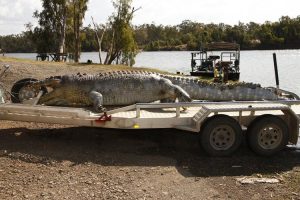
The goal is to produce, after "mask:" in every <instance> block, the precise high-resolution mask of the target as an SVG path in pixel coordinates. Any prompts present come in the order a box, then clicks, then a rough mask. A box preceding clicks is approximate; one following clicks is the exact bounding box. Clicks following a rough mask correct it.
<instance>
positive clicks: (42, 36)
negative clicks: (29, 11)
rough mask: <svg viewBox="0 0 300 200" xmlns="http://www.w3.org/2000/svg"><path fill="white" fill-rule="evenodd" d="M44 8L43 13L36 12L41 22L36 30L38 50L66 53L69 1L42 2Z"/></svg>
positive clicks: (53, 0) (49, 0)
mask: <svg viewBox="0 0 300 200" xmlns="http://www.w3.org/2000/svg"><path fill="white" fill-rule="evenodd" d="M42 6H43V10H42V11H41V12H38V11H35V12H34V17H35V18H37V19H38V22H39V27H36V28H35V29H34V32H35V36H37V37H36V38H37V50H38V52H51V51H52V52H57V53H64V51H65V40H66V26H67V24H66V23H67V7H68V0H42Z"/></svg>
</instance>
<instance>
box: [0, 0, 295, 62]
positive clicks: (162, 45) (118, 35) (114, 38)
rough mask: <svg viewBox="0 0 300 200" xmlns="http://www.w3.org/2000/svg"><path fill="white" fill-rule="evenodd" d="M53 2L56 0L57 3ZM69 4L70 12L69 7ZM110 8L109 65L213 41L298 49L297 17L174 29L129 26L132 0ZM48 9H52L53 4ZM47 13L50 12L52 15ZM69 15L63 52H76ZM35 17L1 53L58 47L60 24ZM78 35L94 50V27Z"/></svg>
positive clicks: (4, 42)
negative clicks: (34, 22) (36, 23)
mask: <svg viewBox="0 0 300 200" xmlns="http://www.w3.org/2000/svg"><path fill="white" fill-rule="evenodd" d="M43 1H45V2H46V1H50V0H43ZM55 1H57V2H58V0H55ZM60 1H62V0H60ZM53 2H54V1H53ZM68 2H70V1H68ZM68 5H69V6H68V10H69V9H71V8H70V7H71V5H72V4H68ZM114 5H115V10H116V11H115V13H114V14H113V15H112V16H111V17H110V20H109V24H108V25H99V27H100V29H99V30H98V31H99V32H103V27H104V26H106V28H107V29H106V33H105V34H104V38H103V41H102V49H103V51H106V52H111V57H109V59H108V60H107V63H112V62H113V61H114V62H119V63H125V64H126V63H127V64H129V65H130V64H132V63H133V62H134V57H135V55H136V52H137V50H138V48H140V49H143V50H147V51H158V50H198V49H199V47H200V46H201V43H206V42H213V41H215V42H217V41H225V42H237V43H239V44H240V45H241V49H297V48H298V49H299V48H300V16H298V17H296V18H290V17H288V16H283V17H281V18H280V19H279V20H278V21H277V22H265V23H263V24H257V23H255V22H250V23H247V24H244V23H241V22H240V23H239V24H237V25H234V26H230V25H226V24H223V23H220V24H203V23H198V22H192V21H190V20H185V21H183V22H182V23H181V24H179V25H175V26H163V25H155V24H143V25H139V26H132V24H131V21H132V17H133V15H132V14H133V11H134V10H133V9H132V7H131V0H115V2H114ZM51 6H53V5H52V4H51ZM141 12H142V11H141ZM50 13H54V11H51V12H50ZM55 13H56V12H55ZM73 14H74V13H73V12H70V11H68V12H67V20H66V25H67V26H66V47H65V48H66V51H67V52H72V51H74V49H75V43H74V40H75V35H74V30H73V24H74V18H73ZM39 15H40V16H41V17H42V16H43V17H42V18H41V19H40V20H41V21H40V23H41V24H43V26H42V25H40V26H39V27H36V28H34V29H32V26H31V25H30V24H28V25H27V29H28V30H27V31H25V32H23V33H22V34H18V35H9V36H0V48H1V49H4V51H5V52H36V51H38V52H52V51H55V50H56V49H57V48H58V43H59V42H58V41H59V40H57V38H59V33H57V31H55V30H56V29H55V27H59V25H55V24H57V23H58V22H59V20H58V22H57V21H56V20H53V19H51V20H50V21H48V20H46V19H48V18H49V17H50V16H51V15H52V14H51V15H50V14H49V13H48V14H47V15H46V14H43V15H42V14H41V13H40V14H39ZM55 16H57V15H55ZM57 17H58V16H57ZM58 18H59V17H58ZM58 18H57V19H58ZM80 31H81V34H80V37H79V38H80V40H81V49H82V51H98V46H97V42H96V38H95V33H94V31H93V30H92V28H91V27H89V26H88V27H84V28H81V29H80ZM58 32H59V31H58Z"/></svg>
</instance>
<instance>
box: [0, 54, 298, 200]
mask: <svg viewBox="0 0 300 200" xmlns="http://www.w3.org/2000/svg"><path fill="white" fill-rule="evenodd" d="M4 64H9V65H10V66H11V70H10V72H9V73H8V74H7V76H6V77H4V78H3V80H1V82H3V84H4V85H5V86H6V87H7V88H10V87H11V86H12V84H13V83H14V82H15V81H17V80H19V79H22V78H27V77H35V78H38V79H42V78H45V77H48V76H53V75H61V74H69V73H77V72H81V73H98V72H104V71H110V70H125V69H126V70H127V69H129V70H130V69H132V68H128V67H126V66H100V65H96V64H93V65H83V64H80V65H77V64H72V63H54V62H36V61H32V60H26V59H15V58H7V57H6V58H3V57H0V66H2V65H4ZM134 69H136V68H134ZM0 176H1V179H0V199H300V187H299V185H300V152H299V151H298V152H297V151H294V150H292V149H286V150H284V151H282V152H281V153H279V154H278V155H276V156H274V157H269V158H265V157H258V156H256V155H254V154H253V153H252V152H250V151H249V150H248V148H247V145H246V144H243V147H242V148H241V150H240V151H239V152H237V153H236V154H235V155H234V156H232V157H226V158H212V157H208V156H206V154H205V153H204V152H203V151H202V150H201V149H199V146H198V137H197V135H192V134H187V133H184V132H182V131H178V130H134V131H132V130H111V129H110V130H108V129H95V128H84V127H80V128H79V127H73V126H62V125H51V124H38V123H26V122H10V121H1V124H0ZM243 177H256V178H257V177H264V178H276V179H277V180H279V183H274V184H267V183H255V184H241V183H240V182H239V181H237V179H238V178H243Z"/></svg>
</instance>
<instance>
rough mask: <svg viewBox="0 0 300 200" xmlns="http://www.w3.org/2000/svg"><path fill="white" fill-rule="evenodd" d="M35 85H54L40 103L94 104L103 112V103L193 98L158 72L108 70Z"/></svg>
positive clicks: (47, 80) (60, 77)
mask: <svg viewBox="0 0 300 200" xmlns="http://www.w3.org/2000/svg"><path fill="white" fill-rule="evenodd" d="M34 86H37V87H39V86H47V87H52V88H53V91H52V92H50V93H48V94H45V95H44V96H42V97H41V98H40V100H39V102H38V103H39V104H44V105H54V106H76V107H77V106H91V105H93V107H94V109H95V110H96V111H102V108H103V105H130V104H134V103H139V102H142V103H149V102H154V101H157V100H163V99H173V100H175V99H176V98H178V100H179V101H180V102H188V101H191V99H190V97H189V95H188V94H187V93H186V92H185V91H184V90H183V89H182V88H180V87H179V86H176V85H174V84H172V83H171V81H170V80H168V79H165V78H163V77H160V76H157V75H155V74H150V75H149V74H143V73H127V72H119V73H104V74H98V75H81V74H77V75H66V76H56V77H50V78H48V79H46V80H44V81H40V82H38V83H35V84H34Z"/></svg>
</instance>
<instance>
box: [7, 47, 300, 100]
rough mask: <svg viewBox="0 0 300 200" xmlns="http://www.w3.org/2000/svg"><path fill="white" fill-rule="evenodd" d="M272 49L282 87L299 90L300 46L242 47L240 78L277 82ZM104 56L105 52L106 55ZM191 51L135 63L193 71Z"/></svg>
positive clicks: (94, 56)
mask: <svg viewBox="0 0 300 200" xmlns="http://www.w3.org/2000/svg"><path fill="white" fill-rule="evenodd" d="M273 52H276V53H277V62H278V68H279V69H278V71H279V78H280V87H281V88H282V89H286V90H290V91H292V92H295V93H297V94H300V81H299V77H300V62H299V61H300V50H278V51H241V66H240V68H241V79H240V80H241V81H246V82H255V83H260V84H261V85H263V86H275V75H274V67H273V57H272V54H273ZM7 55H8V56H12V57H21V58H30V59H35V56H36V54H7ZM103 57H104V56H103ZM190 59H191V52H189V51H179V52H178V51H165V52H142V53H139V54H138V55H137V57H136V64H135V66H136V67H149V68H157V69H161V70H165V71H169V72H174V73H175V72H177V71H179V72H183V73H185V74H188V73H189V72H190ZM87 60H92V61H93V62H95V63H97V62H99V57H98V52H91V53H82V54H81V59H80V61H81V62H86V61H87Z"/></svg>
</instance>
